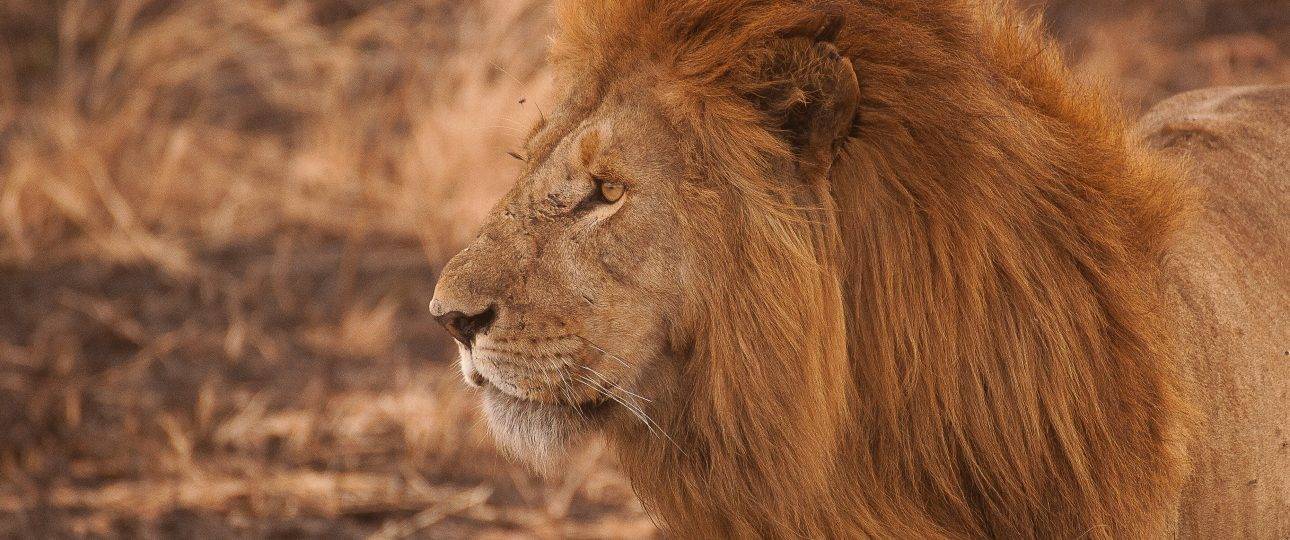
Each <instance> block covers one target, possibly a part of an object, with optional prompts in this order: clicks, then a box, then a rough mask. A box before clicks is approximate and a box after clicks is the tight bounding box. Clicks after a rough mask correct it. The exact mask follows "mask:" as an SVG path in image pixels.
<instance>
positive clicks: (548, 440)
mask: <svg viewBox="0 0 1290 540" xmlns="http://www.w3.org/2000/svg"><path fill="white" fill-rule="evenodd" d="M493 392H497V390H496V389H490V391H488V392H486V393H485V398H484V410H485V412H486V413H487V416H488V426H489V428H490V429H491V431H492V432H493V438H494V439H496V440H497V444H498V446H500V447H501V448H502V449H503V450H504V451H505V452H506V453H507V454H509V455H510V456H512V457H514V458H515V459H518V460H520V461H522V462H524V463H526V464H528V465H529V466H530V467H532V468H533V470H534V471H536V472H537V473H539V474H542V475H545V476H550V475H553V474H555V473H557V472H558V471H560V470H562V468H563V466H564V465H565V464H566V463H567V462H568V460H569V458H570V453H571V450H572V449H575V448H578V447H580V446H582V445H581V444H579V443H582V442H584V441H585V440H586V439H587V438H588V435H587V434H586V429H585V426H578V425H574V423H572V422H570V421H569V420H566V419H564V418H562V417H563V416H564V415H553V414H550V413H548V412H544V411H542V410H540V409H541V408H540V407H538V408H529V407H515V406H512V405H509V404H507V403H505V402H504V400H505V399H506V398H500V397H498V396H495V395H493Z"/></svg>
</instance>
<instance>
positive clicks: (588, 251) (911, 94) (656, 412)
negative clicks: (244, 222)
mask: <svg viewBox="0 0 1290 540" xmlns="http://www.w3.org/2000/svg"><path fill="white" fill-rule="evenodd" d="M559 5H560V8H559V19H560V30H559V32H558V34H557V37H556V40H555V45H554V47H553V53H552V54H553V57H552V59H553V63H554V64H555V66H556V69H557V71H558V73H559V79H558V80H559V82H560V84H561V86H562V88H563V89H564V91H565V94H564V95H563V96H562V101H561V105H560V107H559V108H557V109H556V110H555V111H554V112H553V114H552V115H551V116H550V117H549V118H548V119H546V120H544V122H543V123H542V124H540V125H539V126H538V127H537V128H536V129H535V130H534V135H532V136H531V137H530V140H529V142H528V143H526V153H527V158H526V159H527V161H528V164H527V165H526V168H525V173H524V177H523V178H522V180H521V182H519V183H518V184H517V187H516V188H515V189H514V190H512V192H511V193H510V194H508V196H507V199H506V200H504V201H503V203H502V204H501V205H500V206H499V210H498V211H497V212H496V213H495V214H494V216H493V218H492V219H491V220H490V222H489V223H488V224H487V225H485V227H484V231H483V232H482V233H481V235H480V238H479V239H478V240H476V243H475V244H473V245H472V246H471V247H470V248H468V249H467V250H465V251H463V253H462V254H460V255H459V256H458V257H457V258H454V260H453V261H452V262H451V263H450V264H449V266H448V268H446V269H445V271H444V277H443V278H442V279H441V282H440V285H439V287H438V289H437V291H436V301H435V303H434V304H433V307H432V310H433V311H434V312H435V314H436V316H440V317H445V318H446V320H449V321H454V322H453V323H452V324H453V325H456V326H451V325H450V327H451V328H454V329H455V331H456V333H455V334H454V335H455V336H458V339H459V341H461V343H462V351H463V372H465V373H467V377H468V379H476V380H477V381H478V384H481V385H484V386H485V388H486V390H487V391H488V392H490V393H489V394H488V395H490V396H492V399H491V400H490V401H489V403H490V407H489V411H490V415H491V416H490V418H491V419H492V422H493V426H494V429H495V430H496V431H497V432H498V433H499V435H500V436H499V440H501V441H503V443H504V444H506V445H508V446H510V447H511V448H512V449H513V450H516V451H518V452H519V453H521V454H523V453H524V452H525V451H526V450H527V451H528V453H529V454H532V455H533V456H537V457H535V458H534V459H533V461H546V458H545V457H543V456H549V455H552V454H554V453H556V452H553V451H552V449H559V448H561V447H562V446H567V445H568V444H570V442H569V441H572V440H575V438H576V436H577V435H578V434H579V433H581V432H582V430H584V429H595V430H597V431H601V432H604V433H605V434H606V435H607V436H608V439H609V440H610V442H611V444H612V445H613V446H614V447H616V448H617V449H618V453H619V455H620V456H621V458H622V461H623V464H624V466H625V468H626V470H627V472H628V474H629V475H630V476H631V478H632V480H633V484H634V486H635V488H636V490H637V492H638V493H639V494H640V496H641V498H642V500H643V502H644V503H645V505H646V506H647V508H649V509H650V510H651V511H652V512H653V513H654V514H656V515H657V516H658V517H659V518H660V520H661V522H662V523H663V524H664V525H665V526H666V527H667V528H668V529H671V530H673V531H675V532H677V533H679V534H680V535H682V536H687V537H690V536H693V537H710V538H711V537H741V538H742V537H758V536H769V537H808V538H823V537H863V536H870V537H905V538H933V537H949V538H962V537H983V536H992V537H1005V538H1013V537H1040V538H1078V537H1091V538H1123V537H1129V538H1132V537H1152V536H1158V535H1160V534H1161V533H1163V532H1164V531H1167V530H1170V529H1172V528H1174V527H1175V526H1177V525H1178V524H1179V523H1181V531H1183V532H1185V533H1189V534H1196V535H1200V536H1210V535H1222V534H1223V533H1225V532H1226V530H1225V529H1224V527H1235V526H1236V525H1237V523H1236V521H1237V520H1239V521H1240V523H1239V525H1241V526H1246V527H1249V531H1250V532H1252V533H1254V534H1255V535H1268V536H1276V535H1281V536H1284V534H1285V530H1286V529H1285V527H1286V525H1285V523H1286V521H1285V519H1286V518H1285V517H1284V516H1285V515H1287V514H1290V507H1288V506H1287V502H1286V498H1285V493H1286V491H1285V490H1286V487H1285V486H1286V479H1285V473H1286V470H1287V468H1286V459H1287V455H1286V450H1285V447H1284V446H1280V445H1281V444H1283V441H1284V440H1285V438H1286V436H1287V434H1286V433H1285V426H1286V420H1285V418H1286V412H1287V410H1286V405H1285V404H1286V402H1287V401H1286V400H1285V399H1284V396H1285V392H1286V391H1287V386H1288V385H1290V382H1287V376H1286V374H1287V368H1286V366H1287V362H1290V359H1287V358H1283V357H1275V354H1274V353H1275V352H1276V351H1280V350H1284V349H1285V348H1288V347H1290V344H1288V343H1286V342H1285V341H1286V331H1287V330H1286V328H1287V325H1286V319H1285V318H1286V309H1287V303H1286V295H1287V285H1288V284H1287V278H1286V274H1285V273H1284V268H1283V267H1284V266H1286V263H1287V261H1286V254H1287V243H1286V242H1287V241H1286V237H1287V234H1285V233H1286V232H1287V231H1286V229H1287V224H1286V221H1287V217H1286V214H1285V212H1286V209H1287V206H1286V205H1287V204H1288V203H1287V198H1286V192H1285V186H1286V184H1285V182H1284V181H1283V180H1282V179H1279V178H1276V175H1278V174H1284V171H1285V170H1286V158H1285V156H1284V152H1286V146H1285V144H1286V143H1285V141H1284V139H1281V140H1277V141H1273V139H1274V138H1275V137H1276V136H1275V135H1269V134H1268V133H1273V132H1274V131H1275V130H1276V127H1275V126H1276V125H1277V124H1275V122H1284V117H1282V118H1281V119H1280V120H1271V119H1264V120H1263V121H1264V122H1272V123H1269V124H1261V125H1260V126H1261V127H1255V126H1251V127H1242V126H1243V124H1241V123H1239V122H1236V121H1232V122H1229V124H1224V125H1222V126H1221V131H1220V132H1216V133H1221V136H1220V135H1212V136H1211V135H1204V134H1199V135H1197V136H1196V137H1194V138H1190V139H1189V138H1188V137H1187V136H1184V135H1185V133H1184V134H1183V135H1178V134H1177V133H1175V132H1178V129H1176V128H1161V129H1163V131H1161V130H1159V129H1158V130H1157V131H1156V132H1155V135H1153V138H1152V140H1153V141H1155V142H1156V143H1157V146H1164V147H1176V146H1183V147H1190V148H1197V149H1200V150H1203V153H1204V154H1205V155H1204V156H1203V157H1204V159H1203V161H1204V162H1205V163H1209V165H1204V164H1203V163H1202V165H1201V166H1199V167H1196V166H1193V165H1186V164H1179V163H1178V162H1175V161H1171V160H1169V159H1168V158H1166V157H1164V156H1162V155H1160V153H1158V152H1155V151H1153V150H1151V149H1149V148H1148V147H1147V146H1146V145H1144V144H1143V143H1142V141H1140V140H1139V139H1138V138H1135V137H1134V136H1133V135H1132V134H1131V133H1130V131H1131V130H1130V127H1129V124H1128V122H1126V121H1125V120H1123V119H1122V118H1121V117H1120V115H1119V114H1117V113H1116V112H1115V109H1114V108H1113V107H1109V106H1107V105H1105V104H1104V99H1103V97H1102V92H1101V91H1100V90H1098V89H1097V88H1090V87H1084V86H1081V85H1079V84H1077V83H1075V82H1074V81H1073V78H1072V76H1071V75H1070V74H1069V72H1068V71H1067V69H1066V67H1065V65H1064V63H1063V61H1062V59H1061V55H1060V53H1059V51H1058V48H1057V47H1056V46H1054V45H1053V44H1051V43H1050V42H1049V41H1048V40H1047V38H1045V37H1044V36H1043V34H1042V31H1041V30H1040V28H1039V25H1038V23H1037V22H1036V21H1033V20H1030V19H1028V18H1026V17H1023V16H1021V15H1019V14H1017V13H1015V12H1014V11H1012V10H1011V9H1008V8H1002V7H997V6H995V5H994V3H993V2H987V1H984V0H930V1H929V0H801V1H788V0H779V1H771V0H607V1H602V0H565V1H563V2H561V3H560V4H559ZM1278 99H1282V98H1278ZM1160 114H1162V115H1164V116H1166V117H1167V116H1168V113H1160ZM1282 114H1284V113H1282ZM1281 126H1282V128H1281V129H1284V124H1281ZM1171 129H1172V130H1173V131H1170V130H1171ZM1215 129H1220V128H1215ZM1243 129H1244V130H1247V131H1248V132H1249V133H1251V134H1253V135H1251V137H1255V136H1257V137H1263V138H1262V139H1258V140H1259V141H1264V140H1265V139H1266V142H1265V143H1260V144H1264V146H1261V147H1258V148H1260V149H1259V150H1257V151H1256V150H1250V149H1252V148H1255V147H1253V146H1251V147H1248V148H1247V147H1245V146H1243V145H1244V143H1238V142H1230V141H1234V140H1236V138H1239V137H1242V136H1243V133H1244V132H1243V131H1242V130H1243ZM1251 140H1253V139H1251ZM1215 141H1229V142H1228V143H1227V144H1229V145H1231V146H1232V147H1233V148H1235V149H1236V150H1235V151H1225V150H1224V149H1223V148H1220V147H1214V148H1210V146H1207V145H1218V143H1217V142H1215ZM1189 145H1190V146H1189ZM1220 146H1221V145H1220ZM1278 152H1280V153H1281V154H1277V153H1278ZM1229 163H1230V164H1236V163H1239V164H1241V165H1240V167H1242V169H1241V170H1248V171H1252V172H1250V173H1248V174H1245V175H1243V176H1244V177H1243V178H1236V179H1230V178H1226V177H1225V175H1226V174H1227V173H1228V172H1230V171H1235V170H1236V169H1229V168H1227V167H1235V165H1229ZM1192 171H1199V174H1198V176H1195V178H1197V179H1199V180H1202V181H1201V182H1199V183H1197V182H1194V181H1192V180H1191V178H1192V177H1193V176H1192V174H1193V172H1192ZM605 178H608V179H610V180H609V181H610V182H611V184H613V186H614V188H615V189H617V190H618V191H615V192H614V194H615V197H613V199H612V201H609V200H606V199H605V198H604V197H600V198H597V195H595V189H597V188H596V186H602V185H604V184H603V183H604V182H605V180H604V179H605ZM622 186H628V187H625V188H623V187H622ZM620 188H621V189H620ZM623 190H625V192H627V193H628V194H627V195H625V196H623V195H621V193H622V192H624V191H623ZM588 193H590V195H588ZM1214 194H1217V195H1218V196H1217V198H1212V199H1206V198H1205V197H1206V196H1207V195H1209V196H1213V195H1214ZM620 196H621V197H623V198H622V199H620V198H619V197H620ZM611 203H612V204H611ZM1198 208H1203V209H1204V210H1203V211H1202V212H1197V211H1196V209H1198ZM1194 216H1200V221H1199V223H1191V222H1189V221H1188V220H1189V217H1194ZM1198 231H1199V232H1198ZM503 261H504V262H503ZM1278 271H1281V273H1278ZM467 315H469V316H468V317H467ZM465 319H469V320H470V321H472V322H471V324H470V325H467V326H461V323H460V321H462V320H465ZM607 339H608V340H610V341H605V340H607ZM579 340H581V341H582V342H585V343H586V344H587V345H590V347H588V346H587V345H583V344H582V343H579ZM597 341H599V342H600V344H599V345H596V344H595V342H597ZM524 342H527V343H531V344H534V345H532V346H530V347H529V348H528V349H523V348H517V347H515V346H513V345H511V344H515V343H524ZM607 351H617V352H615V353H611V352H607ZM1268 354H1273V357H1269V356H1267V355H1268ZM584 368H595V369H592V370H591V371H590V373H591V374H594V375H596V376H598V379H597V380H598V381H602V382H603V383H607V384H608V387H609V388H608V389H605V384H602V382H597V385H598V386H600V387H601V390H602V391H604V393H605V394H607V395H608V394H610V392H611V391H612V390H615V389H618V388H623V387H630V388H631V389H632V390H631V391H630V392H629V394H630V395H629V396H627V397H628V398H630V397H632V396H635V397H640V398H642V400H641V401H636V402H635V404H634V405H631V406H629V407H626V408H627V409H630V410H631V412H633V413H636V414H632V415H628V414H625V413H623V411H622V410H621V409H620V410H618V413H617V414H614V413H604V412H603V411H604V409H601V408H588V406H587V404H588V403H591V402H589V401H586V400H585V399H582V398H579V399H577V400H572V399H569V398H568V396H567V393H565V392H563V390H562V389H561V388H560V387H559V386H558V385H557V383H561V382H566V381H565V375H567V374H569V373H572V375H573V376H584V378H585V375H586V374H585V373H583V372H582V371H580V370H583V369H584ZM553 373H557V374H559V375H560V376H561V378H560V380H559V381H555V380H554V379H553V377H554V376H553V375H552V374H553ZM606 374H607V375H606ZM503 394H505V395H503ZM562 396H563V397H562ZM645 399H648V401H647V402H646V401H644V400H645ZM619 400H620V401H623V402H632V401H633V400H631V399H624V398H623V397H622V396H620V397H619ZM561 403H565V404H568V405H572V406H574V407H575V408H576V411H577V414H576V415H575V414H574V413H573V412H570V410H571V408H570V407H563V408H562V407H561V406H560V404H561ZM584 410H587V411H589V414H593V415H595V416H594V417H593V418H591V419H588V418H587V417H586V416H583V415H582V411H584ZM597 411H602V412H601V413H597ZM637 419H640V420H641V422H637V421H636V420H637ZM586 426H592V427H591V428H587V427H586ZM1278 428H1280V429H1281V431H1280V432H1278V431H1277V429H1278ZM659 433H662V434H663V435H665V436H659ZM1278 437H1279V439H1278ZM539 454H540V455H539ZM1191 471H1194V473H1193V472H1191ZM1189 474H1191V475H1192V476H1191V477H1190V478H1191V480H1190V483H1188V478H1189V476H1188V475H1189ZM1251 482H1253V483H1251ZM1184 486H1187V487H1185V488H1184ZM1180 515H1181V521H1180V520H1179V516H1180ZM1278 516H1279V517H1278Z"/></svg>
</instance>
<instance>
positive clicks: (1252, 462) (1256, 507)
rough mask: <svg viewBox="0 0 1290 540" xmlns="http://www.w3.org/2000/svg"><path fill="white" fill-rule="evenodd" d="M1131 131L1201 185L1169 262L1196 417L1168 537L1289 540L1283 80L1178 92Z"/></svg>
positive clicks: (1287, 112) (1289, 189)
mask: <svg viewBox="0 0 1290 540" xmlns="http://www.w3.org/2000/svg"><path fill="white" fill-rule="evenodd" d="M1141 129H1142V131H1143V135H1145V136H1146V137H1147V140H1148V142H1149V143H1150V144H1151V145H1152V146H1154V147H1157V148H1161V149H1164V150H1166V151H1168V152H1170V153H1172V154H1174V155H1175V156H1176V157H1177V158H1178V159H1180V160H1183V161H1184V162H1186V163H1188V164H1189V174H1188V175H1187V177H1188V178H1191V179H1193V180H1194V181H1195V182H1196V183H1197V185H1198V187H1199V188H1200V189H1201V191H1202V192H1203V193H1204V196H1203V198H1202V201H1203V209H1202V210H1201V211H1200V212H1199V215H1197V216H1196V220H1195V221H1194V222H1193V224H1192V225H1191V226H1190V227H1189V228H1187V229H1185V230H1184V232H1183V234H1182V235H1181V239H1180V241H1179V243H1178V244H1177V247H1175V248H1174V249H1172V250H1171V256H1170V257H1169V259H1168V260H1169V263H1170V264H1169V274H1170V276H1172V282H1173V286H1171V287H1170V293H1171V295H1172V300H1171V305H1172V306H1173V308H1172V310H1171V311H1172V312H1173V313H1175V314H1176V315H1177V319H1176V321H1177V323H1176V324H1177V326H1176V328H1177V334H1178V339H1179V340H1180V342H1181V343H1182V346H1181V350H1182V351H1183V353H1184V355H1185V357H1186V358H1188V359H1189V360H1190V362H1189V366H1188V367H1189V369H1190V370H1191V378H1192V379H1193V381H1194V384H1195V385H1196V390H1197V391H1196V393H1195V400H1196V403H1197V406H1198V407H1199V408H1200V409H1201V412H1202V413H1203V418H1204V419H1205V420H1204V423H1203V425H1202V428H1201V430H1200V431H1199V434H1198V436H1197V437H1196V439H1195V441H1194V442H1193V444H1192V446H1191V449H1190V451H1189V452H1188V454H1189V456H1190V457H1191V459H1192V462H1193V464H1192V473H1191V476H1190V478H1189V479H1188V482H1187V486H1186V488H1185V489H1184V491H1183V495H1182V500H1181V508H1180V510H1181V511H1180V521H1179V525H1178V530H1179V533H1181V535H1182V536H1184V537H1187V538H1194V537H1199V538H1214V537H1242V538H1290V87H1281V88H1241V89H1214V90H1206V91H1200V92H1194V93H1191V94H1186V95H1183V96H1179V97H1176V98H1173V99H1171V100H1169V101H1167V102H1165V103H1163V104H1161V105H1159V106H1158V107H1156V108H1155V109H1154V110H1153V111H1151V112H1150V113H1149V114H1148V115H1147V116H1146V117H1145V118H1144V119H1143V122H1142V125H1141Z"/></svg>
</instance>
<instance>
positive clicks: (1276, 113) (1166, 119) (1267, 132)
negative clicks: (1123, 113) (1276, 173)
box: [1139, 85, 1290, 171]
mask: <svg viewBox="0 0 1290 540" xmlns="http://www.w3.org/2000/svg"><path fill="white" fill-rule="evenodd" d="M1139 132H1140V133H1141V134H1142V135H1143V136H1144V138H1145V139H1146V141H1147V142H1148V144H1150V145H1151V146H1153V147H1155V148H1159V149H1166V150H1168V149H1176V150H1182V151H1185V152H1187V153H1188V154H1190V155H1192V156H1193V157H1195V158H1201V159H1203V158H1204V156H1207V155H1215V154H1228V155H1229V158H1245V159H1250V160H1253V161H1255V162H1263V163H1261V164H1262V165H1264V166H1265V167H1267V168H1268V169H1269V170H1281V171H1284V170H1286V165H1288V164H1290V85H1285V86H1245V87H1228V88H1208V89H1204V90H1196V91H1193V92H1187V93H1184V94H1180V95H1178V96H1174V97H1172V98H1169V99H1167V100H1165V101H1163V102H1161V103H1160V104H1158V105H1156V106H1155V107H1154V108H1152V109H1151V110H1150V111H1149V112H1147V114H1146V115H1145V116H1143V118H1142V120H1141V122H1140V124H1139ZM1253 164H1254V163H1252V165H1253Z"/></svg>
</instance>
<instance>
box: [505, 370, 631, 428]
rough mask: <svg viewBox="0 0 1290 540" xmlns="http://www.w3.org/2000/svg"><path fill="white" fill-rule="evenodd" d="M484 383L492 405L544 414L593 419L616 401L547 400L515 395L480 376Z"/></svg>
mask: <svg viewBox="0 0 1290 540" xmlns="http://www.w3.org/2000/svg"><path fill="white" fill-rule="evenodd" d="M480 378H481V379H483V381H484V382H483V384H481V385H480V389H481V390H483V392H484V394H485V396H487V398H488V401H489V403H490V404H491V405H493V406H495V407H504V408H506V409H510V410H512V411H517V412H525V413H539V414H544V415H559V416H566V415H572V416H575V417H577V418H582V419H591V418H595V417H598V416H600V415H603V414H605V413H606V412H608V411H609V410H610V409H611V408H613V406H614V401H613V400H612V399H609V398H602V399H594V400H588V401H583V402H579V403H567V402H563V401H560V402H555V403H550V402H545V401H538V400H535V399H530V398H526V397H520V396H515V395H513V394H511V393H510V392H507V391H506V390H504V389H503V388H502V387H500V386H499V385H496V384H492V383H491V382H490V381H489V380H488V379H487V378H485V377H483V376H482V375H481V376H480Z"/></svg>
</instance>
